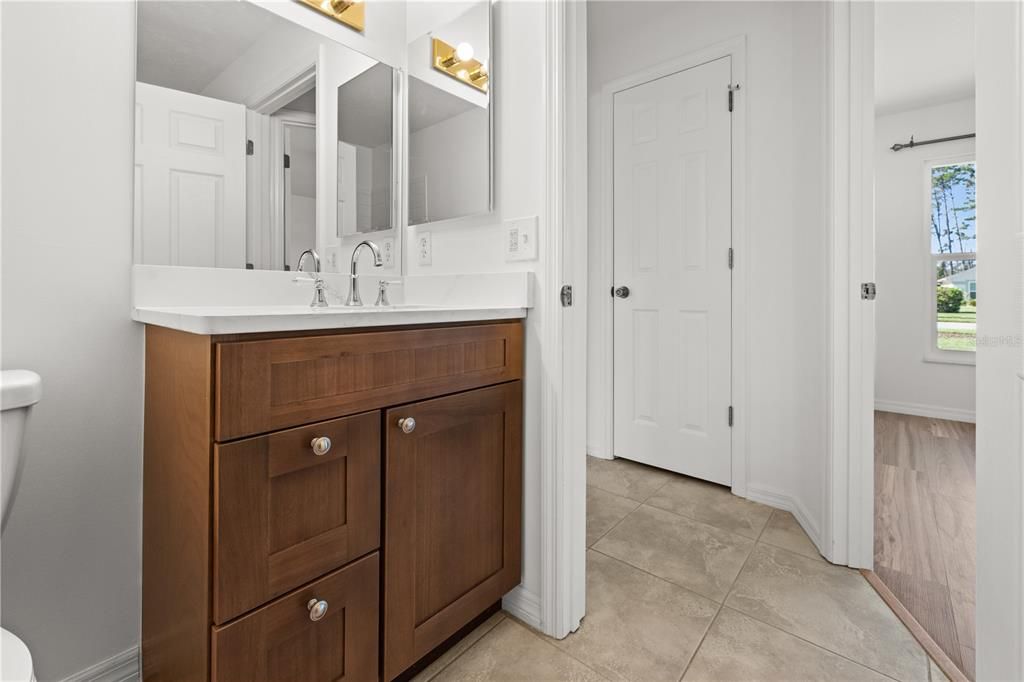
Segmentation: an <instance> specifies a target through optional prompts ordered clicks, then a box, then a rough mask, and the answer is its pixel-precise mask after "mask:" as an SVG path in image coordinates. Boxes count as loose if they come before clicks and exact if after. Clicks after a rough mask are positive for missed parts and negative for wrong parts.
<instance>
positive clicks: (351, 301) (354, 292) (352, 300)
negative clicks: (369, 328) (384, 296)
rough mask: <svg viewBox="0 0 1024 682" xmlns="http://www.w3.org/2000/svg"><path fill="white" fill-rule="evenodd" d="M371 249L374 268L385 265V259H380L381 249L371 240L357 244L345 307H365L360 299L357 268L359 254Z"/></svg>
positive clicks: (354, 250) (349, 272)
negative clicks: (364, 249)
mask: <svg viewBox="0 0 1024 682" xmlns="http://www.w3.org/2000/svg"><path fill="white" fill-rule="evenodd" d="M364 246H365V247H367V248H368V249H370V252H371V253H372V254H373V266H374V267H377V268H379V267H381V266H382V265H384V259H383V258H381V257H380V248H378V247H377V245H376V244H374V243H373V242H371V241H370V240H369V239H364V240H363V241H361V242H359V243H358V244H356V248H354V249H352V262H351V263H350V264H349V269H348V298H347V299H345V305H347V306H361V305H363V299H362V298H360V297H359V273H358V272H356V267H357V265H358V263H359V253H360V252H361V251H362V250H363V247H364Z"/></svg>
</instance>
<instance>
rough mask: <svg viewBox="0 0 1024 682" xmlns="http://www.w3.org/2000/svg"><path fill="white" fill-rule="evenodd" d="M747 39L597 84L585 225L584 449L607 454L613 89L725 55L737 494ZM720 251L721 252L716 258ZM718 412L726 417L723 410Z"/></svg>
mask: <svg viewBox="0 0 1024 682" xmlns="http://www.w3.org/2000/svg"><path fill="white" fill-rule="evenodd" d="M746 42H747V41H746V37H745V36H738V37H735V38H732V39H730V40H726V41H723V42H720V43H716V44H714V45H710V46H708V47H706V48H704V49H702V50H698V51H696V52H691V53H689V54H686V55H683V56H681V57H679V58H677V59H673V60H671V61H668V62H663V63H661V64H658V65H657V66H654V67H651V68H649V69H644V70H643V71H640V72H638V73H635V74H632V75H629V76H626V77H624V78H620V79H618V80H616V81H613V82H611V83H609V84H607V85H605V86H604V88H603V89H602V90H601V95H600V102H599V106H600V122H599V126H600V131H599V132H598V135H599V137H598V139H599V140H600V143H601V159H600V161H601V169H600V172H601V177H600V181H599V185H600V195H601V197H602V201H601V203H600V206H599V208H598V211H599V212H598V215H596V216H594V220H593V221H592V222H591V228H592V231H593V234H594V240H595V242H596V249H595V253H596V257H595V258H594V259H593V260H592V261H591V270H592V281H593V282H594V296H596V299H595V302H596V303H597V305H595V306H593V307H592V311H593V313H594V316H595V318H596V320H595V325H594V328H595V329H597V330H599V331H598V333H597V334H596V335H595V337H594V338H591V339H590V349H591V351H592V352H594V353H595V354H596V355H597V357H598V358H599V363H598V367H599V370H598V372H596V373H593V374H592V375H591V380H592V382H593V384H592V386H591V394H592V395H591V406H592V411H591V414H590V418H591V419H593V420H594V421H595V422H596V423H599V424H602V425H603V426H604V428H603V430H602V431H603V433H601V435H600V436H599V437H597V438H596V442H595V439H594V437H593V436H594V434H590V435H591V438H592V439H591V442H590V443H588V452H589V453H590V454H591V455H593V456H595V457H603V458H605V459H611V458H612V449H613V443H614V442H615V441H614V434H613V422H614V419H613V404H612V399H611V396H612V390H613V386H612V383H613V382H612V376H613V361H614V360H613V355H612V321H613V313H612V298H611V296H610V295H609V292H610V291H611V288H612V286H613V285H614V281H613V279H614V272H613V267H612V265H613V240H614V230H613V225H612V216H613V203H612V202H613V199H612V171H613V168H612V166H613V130H612V117H613V114H614V104H615V93H617V92H622V91H623V90H628V89H630V88H634V87H636V86H638V85H642V84H644V83H647V82H650V81H653V80H657V79H658V78H663V77H665V76H670V75H672V74H674V73H678V72H680V71H685V70H686V69H691V68H694V67H696V66H700V65H701V64H706V63H708V62H711V61H714V60H716V59H721V58H722V57H731V58H732V80H733V84H734V85H735V84H739V85H740V90H738V91H737V92H736V97H735V98H734V102H733V113H732V159H731V164H732V170H731V172H732V246H733V251H734V254H735V260H734V266H733V271H732V405H733V429H732V444H731V445H732V491H733V493H735V494H736V495H739V496H741V497H746V496H747V479H748V475H747V472H748V469H747V416H748V415H747V410H746V407H747V392H746V391H747V387H746V377H747V371H746V369H747V344H746V338H747V334H746V329H747V310H746V301H747V269H748V263H749V258H748V252H747V233H746V184H747V172H746V171H747V166H746V130H747V127H746V107H745V106H744V102H745V99H746V98H745V97H744V96H743V92H744V91H743V88H744V87H746V82H747V79H746V63H747V58H746ZM727 96H728V92H727V90H726V88H725V85H723V87H722V106H725V103H726V98H727ZM722 257H723V258H724V257H725V256H724V254H723V256H722ZM722 418H723V419H724V418H725V415H723V416H722Z"/></svg>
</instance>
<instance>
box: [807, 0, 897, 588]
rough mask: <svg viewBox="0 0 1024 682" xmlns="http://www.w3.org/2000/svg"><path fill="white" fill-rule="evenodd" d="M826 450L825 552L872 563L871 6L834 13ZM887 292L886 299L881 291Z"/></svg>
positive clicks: (844, 2)
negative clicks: (863, 289) (867, 293)
mask: <svg viewBox="0 0 1024 682" xmlns="http://www.w3.org/2000/svg"><path fill="white" fill-rule="evenodd" d="M827 41H828V56H829V72H828V76H829V77H828V83H829V87H828V92H827V97H828V100H827V110H828V111H829V116H828V119H829V120H828V136H829V137H828V145H827V149H828V153H829V162H830V164H829V167H830V171H831V178H830V180H831V191H830V192H829V197H828V209H829V218H830V220H829V225H828V246H827V261H826V262H827V264H828V266H829V267H828V272H829V286H828V299H827V301H828V307H829V322H828V359H829V375H828V394H827V395H828V404H827V414H828V440H827V444H828V453H827V459H826V465H825V480H824V481H823V486H824V490H823V493H824V494H823V499H824V501H825V507H824V514H825V518H824V523H823V524H822V538H821V540H822V542H821V546H820V547H819V549H820V550H821V551H822V553H823V554H824V555H825V557H826V558H827V559H828V560H829V561H831V562H833V563H836V564H845V565H848V566H853V567H856V568H871V567H872V566H873V561H874V489H875V488H874V397H875V396H874V372H875V366H874V353H875V327H874V311H873V309H871V308H869V307H868V306H872V305H873V303H871V302H869V301H864V300H862V299H861V297H860V285H861V282H869V281H873V279H874V163H873V156H874V122H875V114H874V44H875V25H874V3H873V0H868V1H865V2H860V1H858V2H851V0H836V2H833V3H830V4H829V7H828V35H827ZM883 295H884V292H883Z"/></svg>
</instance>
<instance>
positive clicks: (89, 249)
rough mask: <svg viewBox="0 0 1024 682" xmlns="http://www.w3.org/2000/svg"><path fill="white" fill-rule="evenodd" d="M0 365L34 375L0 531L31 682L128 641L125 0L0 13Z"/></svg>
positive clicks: (135, 538)
mask: <svg viewBox="0 0 1024 682" xmlns="http://www.w3.org/2000/svg"><path fill="white" fill-rule="evenodd" d="M0 13H2V14H0V25H2V29H0V30H2V37H0V41H2V60H3V70H2V88H3V92H2V97H3V131H2V135H3V138H2V139H3V142H2V144H3V150H2V157H3V158H2V161H3V209H2V251H3V254H2V262H3V269H2V287H3V289H2V316H3V317H2V320H3V329H2V364H3V367H4V368H5V369H9V368H28V369H33V370H35V371H37V372H39V374H41V375H42V377H43V400H42V402H41V403H40V404H39V405H38V406H36V408H35V410H34V413H33V414H32V417H31V421H30V424H29V428H28V435H27V443H26V448H27V453H26V454H27V457H28V459H27V462H26V466H25V470H24V475H23V478H22V482H21V488H20V491H19V493H18V497H17V499H16V501H15V504H14V508H13V510H12V512H11V518H10V519H9V522H8V526H7V530H6V531H5V533H4V536H3V581H2V590H3V625H4V627H5V628H8V629H10V630H12V631H13V632H15V633H16V634H18V635H19V636H21V637H22V638H23V639H24V640H25V641H26V643H27V644H28V645H29V647H30V648H31V649H32V653H33V657H34V659H35V662H36V676H37V677H38V679H39V680H40V681H44V680H54V679H60V678H63V677H65V676H67V675H69V674H71V673H74V672H76V671H79V670H82V669H84V668H87V667H89V666H90V665H93V664H95V663H97V662H99V661H102V660H104V659H106V658H109V657H110V656H113V655H115V654H118V653H120V652H123V651H125V650H128V649H131V648H132V647H134V646H135V645H136V644H137V642H138V633H139V583H140V579H139V576H140V573H139V569H140V565H139V564H140V562H139V554H140V553H139V537H140V520H141V516H140V503H141V497H142V491H141V470H142V383H143V367H142V338H143V336H142V328H141V326H139V325H136V324H135V323H133V322H131V321H130V320H129V298H128V296H129V274H130V267H131V258H132V253H131V204H130V188H131V186H132V179H131V173H132V170H131V168H132V164H131V147H130V143H131V139H130V134H131V133H130V131H131V122H130V118H129V115H130V110H131V105H132V93H131V83H132V81H133V80H134V75H133V70H134V67H133V62H134V59H133V35H134V26H133V24H134V17H135V9H134V6H133V5H132V4H131V3H127V2H116V3H115V2H110V3H50V2H47V3H41V2H36V3H28V2H4V3H2V5H0Z"/></svg>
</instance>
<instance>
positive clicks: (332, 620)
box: [211, 553, 380, 682]
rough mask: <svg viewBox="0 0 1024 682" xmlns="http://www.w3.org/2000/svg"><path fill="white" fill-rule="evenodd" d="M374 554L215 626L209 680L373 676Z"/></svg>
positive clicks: (359, 681)
mask: <svg viewBox="0 0 1024 682" xmlns="http://www.w3.org/2000/svg"><path fill="white" fill-rule="evenodd" d="M379 581H380V562H379V560H378V554H376V553H374V554H371V555H370V556H368V557H365V558H363V559H360V560H359V561H357V562H355V563H354V564H351V565H350V566H346V567H345V568H343V569H341V570H339V571H335V572H334V573H331V574H330V575H328V576H325V577H323V578H321V579H320V580H317V581H316V582H314V583H312V584H310V585H307V586H306V587H303V588H302V589H298V590H295V591H294V592H292V593H291V594H288V595H285V596H284V597H281V598H280V599H278V600H277V601H274V602H272V603H270V604H267V605H266V606H264V607H263V608H261V609H259V610H257V611H254V612H253V613H251V614H249V615H247V616H245V617H244V618H240V619H239V620H237V621H235V622H234V623H231V624H230V625H226V626H224V627H220V628H216V627H215V628H214V629H213V636H212V646H213V661H212V666H211V678H212V679H213V680H214V682H327V681H328V680H332V681H333V680H344V681H345V682H363V681H364V680H377V670H378V655H379V652H378V632H379V620H378V617H379V612H378V609H379V603H380V602H379V596H378V588H379Z"/></svg>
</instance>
